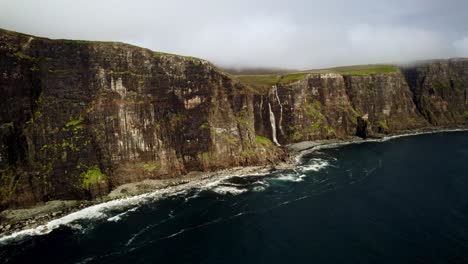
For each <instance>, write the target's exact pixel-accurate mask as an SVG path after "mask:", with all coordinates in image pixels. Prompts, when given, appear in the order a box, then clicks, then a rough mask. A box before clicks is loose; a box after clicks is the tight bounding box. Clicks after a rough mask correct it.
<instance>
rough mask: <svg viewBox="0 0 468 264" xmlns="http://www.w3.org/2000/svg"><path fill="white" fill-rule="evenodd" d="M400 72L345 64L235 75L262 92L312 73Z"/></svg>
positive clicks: (390, 67) (388, 68)
mask: <svg viewBox="0 0 468 264" xmlns="http://www.w3.org/2000/svg"><path fill="white" fill-rule="evenodd" d="M395 72H399V69H398V67H396V66H394V65H386V64H378V65H355V66H343V67H334V68H327V69H316V70H309V71H302V72H294V73H291V72H284V73H277V74H276V73H275V74H255V75H236V76H235V77H236V78H237V79H238V80H239V81H241V82H242V83H244V84H246V85H248V86H250V87H252V88H253V89H255V90H256V91H257V92H259V93H262V92H263V91H266V90H268V89H269V88H270V87H271V86H272V85H275V84H287V83H291V82H295V81H298V80H301V79H304V77H305V76H306V75H307V74H310V73H337V74H341V75H343V76H365V75H372V74H384V73H395Z"/></svg>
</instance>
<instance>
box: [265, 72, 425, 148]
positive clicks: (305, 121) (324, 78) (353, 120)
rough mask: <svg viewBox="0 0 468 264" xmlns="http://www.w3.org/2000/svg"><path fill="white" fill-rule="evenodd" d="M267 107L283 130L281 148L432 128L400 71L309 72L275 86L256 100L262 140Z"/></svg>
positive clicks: (266, 121) (266, 120)
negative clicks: (304, 75) (317, 140)
mask: <svg viewBox="0 0 468 264" xmlns="http://www.w3.org/2000/svg"><path fill="white" fill-rule="evenodd" d="M268 103H271V104H272V105H273V106H274V107H273V109H274V113H275V116H279V120H280V122H277V126H278V129H277V130H279V131H282V132H281V134H280V137H279V139H280V140H279V141H280V143H283V144H286V143H291V142H299V141H304V140H314V139H324V138H346V137H349V136H353V135H356V134H357V135H362V136H363V137H367V136H368V135H375V134H382V133H393V132H397V131H401V130H408V129H415V128H422V127H426V126H428V125H429V123H428V122H427V121H426V120H425V119H424V117H423V116H422V115H421V114H420V112H419V111H418V109H417V107H416V105H415V104H414V102H413V94H412V92H411V90H410V88H409V86H408V84H407V82H406V80H405V78H404V76H403V75H402V74H401V73H389V74H376V75H367V76H342V75H340V74H334V73H326V74H308V75H306V77H305V78H304V79H302V80H299V81H296V82H293V83H290V84H287V85H277V86H275V87H273V88H272V89H271V90H270V92H269V93H268V94H265V95H258V96H257V98H256V107H257V109H256V115H257V117H258V120H261V122H259V123H258V124H256V126H257V131H258V133H260V134H262V135H264V136H268V135H269V134H270V133H271V131H270V130H269V129H268V124H267V123H268V119H266V118H265V113H266V110H265V105H267V104H268ZM262 109H263V110H262ZM358 120H359V121H360V122H358ZM280 126H281V127H280ZM363 128H365V129H366V131H362V130H363ZM357 131H358V132H357Z"/></svg>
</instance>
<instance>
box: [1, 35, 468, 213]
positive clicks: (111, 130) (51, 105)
mask: <svg viewBox="0 0 468 264" xmlns="http://www.w3.org/2000/svg"><path fill="white" fill-rule="evenodd" d="M467 81H468V61H466V60H450V61H440V62H434V63H427V64H423V65H419V66H414V67H411V68H404V69H402V73H400V72H394V73H384V74H364V75H359V74H358V75H356V74H354V75H353V74H351V75H348V74H337V73H311V74H305V75H304V76H302V77H301V78H297V79H294V80H293V81H288V82H277V84H276V85H273V86H268V89H266V90H262V91H259V90H258V89H254V88H253V87H249V86H247V85H244V84H241V83H240V82H238V81H237V80H235V79H232V78H231V77H229V76H227V75H225V74H224V73H222V72H220V71H219V70H217V69H216V68H215V67H214V66H213V65H211V64H210V63H208V62H206V61H204V60H200V59H197V58H192V57H183V56H176V55H170V54H163V53H157V52H153V51H150V50H147V49H143V48H138V47H134V46H131V45H127V44H122V43H110V42H109V43H105V42H85V41H70V40H49V39H44V38H36V37H32V36H28V35H23V34H19V33H13V32H9V31H1V30H0V94H1V96H0V173H1V179H0V210H1V209H4V208H6V207H9V206H23V205H32V204H35V203H38V202H41V201H48V200H53V199H88V198H93V197H97V196H100V195H104V194H106V193H108V192H109V191H110V190H111V189H113V188H115V187H116V186H118V185H121V184H124V183H128V182H135V181H139V180H143V179H148V178H168V177H175V176H180V175H183V174H185V173H187V172H190V171H207V170H216V169H223V168H229V167H232V166H239V165H261V164H269V163H275V162H278V161H280V160H284V159H285V158H286V156H287V154H286V153H285V151H284V150H283V149H281V148H279V147H278V146H279V145H283V144H287V143H292V142H299V141H304V140H314V139H326V138H346V137H349V136H354V135H358V136H361V137H367V136H372V135H377V134H385V133H394V132H398V131H402V130H407V129H415V128H423V127H429V126H440V125H445V126H452V127H453V126H457V125H468V108H467V106H468V99H467V89H468V85H467V83H468V82H467ZM270 87H271V88H270Z"/></svg>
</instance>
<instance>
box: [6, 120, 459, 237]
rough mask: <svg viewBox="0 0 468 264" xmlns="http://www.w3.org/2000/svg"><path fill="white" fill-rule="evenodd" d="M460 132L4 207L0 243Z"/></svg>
mask: <svg viewBox="0 0 468 264" xmlns="http://www.w3.org/2000/svg"><path fill="white" fill-rule="evenodd" d="M460 131H468V127H456V128H424V129H415V130H409V131H401V132H399V133H394V134H390V135H382V136H380V135H379V136H377V137H373V138H368V139H361V138H357V137H350V138H347V139H330V140H316V141H305V142H300V143H294V144H289V145H287V146H285V148H287V150H288V152H289V153H290V159H289V160H288V161H287V162H284V163H280V164H276V165H267V166H247V167H235V168H229V169H225V170H220V171H213V172H191V173H189V174H186V175H183V176H180V177H177V178H172V179H163V180H143V181H140V182H135V183H129V184H125V185H121V186H119V187H117V188H115V189H114V190H112V191H111V192H110V193H109V194H108V195H107V196H106V197H103V198H100V199H96V200H92V201H50V202H47V203H46V204H44V205H38V206H34V207H32V208H27V209H13V210H5V211H3V212H1V213H0V217H1V223H0V243H2V242H4V241H9V240H10V239H11V238H16V237H23V236H30V235H41V234H47V233H49V232H51V231H52V230H53V229H55V228H57V227H59V226H61V225H64V224H69V223H71V222H73V221H74V220H76V219H80V218H83V217H86V218H93V215H92V214H93V213H96V212H97V213H98V214H99V210H100V209H103V208H106V209H109V208H113V207H116V206H121V205H126V206H129V207H131V206H135V205H137V204H139V203H141V202H144V201H146V200H151V199H159V198H161V197H165V196H168V195H169V196H170V195H176V194H179V193H181V192H185V191H189V190H191V189H193V188H203V186H209V185H213V184H216V183H219V182H221V181H223V180H225V179H227V178H229V177H234V176H249V175H252V176H253V175H255V176H258V175H266V174H269V173H271V172H274V171H278V170H287V169H291V168H293V167H294V166H296V164H298V163H299V162H300V160H301V158H302V157H303V156H304V155H307V154H309V153H312V152H314V151H317V150H319V149H325V148H336V147H340V146H344V145H349V144H360V143H366V142H384V141H388V140H391V139H395V138H399V137H407V136H417V135H423V134H432V133H443V132H460Z"/></svg>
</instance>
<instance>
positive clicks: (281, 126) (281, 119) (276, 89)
mask: <svg viewBox="0 0 468 264" xmlns="http://www.w3.org/2000/svg"><path fill="white" fill-rule="evenodd" d="M273 87H274V89H275V94H276V100H278V104H279V106H280V116H279V120H278V127H279V130H280V132H281V135H283V136H284V135H285V134H284V131H283V125H282V123H283V105H282V104H281V100H280V98H279V95H278V86H276V85H274V86H273Z"/></svg>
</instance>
